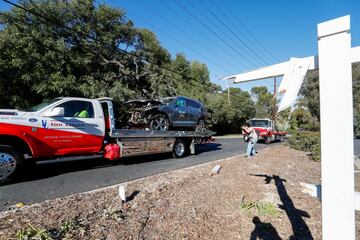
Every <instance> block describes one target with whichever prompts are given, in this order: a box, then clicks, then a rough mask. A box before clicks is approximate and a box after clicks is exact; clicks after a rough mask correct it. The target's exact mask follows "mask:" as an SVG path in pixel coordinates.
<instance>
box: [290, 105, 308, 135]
mask: <svg viewBox="0 0 360 240" xmlns="http://www.w3.org/2000/svg"><path fill="white" fill-rule="evenodd" d="M299 128H300V129H304V130H310V129H311V128H312V116H311V113H310V112H309V111H307V110H306V109H304V108H297V109H295V110H294V111H293V112H292V113H291V114H290V129H299Z"/></svg>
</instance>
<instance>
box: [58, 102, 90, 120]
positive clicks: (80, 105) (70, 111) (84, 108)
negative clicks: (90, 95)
mask: <svg viewBox="0 0 360 240" xmlns="http://www.w3.org/2000/svg"><path fill="white" fill-rule="evenodd" d="M58 107H63V108H64V117H76V118H94V107H93V105H92V103H91V102H86V101H68V102H65V103H62V104H60V105H59V106H58Z"/></svg>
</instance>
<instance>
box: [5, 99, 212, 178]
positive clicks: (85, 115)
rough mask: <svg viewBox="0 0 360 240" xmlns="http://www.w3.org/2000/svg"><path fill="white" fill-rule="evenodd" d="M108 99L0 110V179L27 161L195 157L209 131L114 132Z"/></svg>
mask: <svg viewBox="0 0 360 240" xmlns="http://www.w3.org/2000/svg"><path fill="white" fill-rule="evenodd" d="M114 120H115V116H114V112H113V104H112V99H111V98H99V99H87V98H72V97H66V98H55V99H52V100H50V101H46V102H44V103H41V104H39V105H37V106H34V107H32V108H30V109H28V110H26V111H18V110H8V109H0V180H4V179H8V178H11V177H12V176H13V175H14V174H15V173H16V172H17V171H18V170H19V169H21V167H22V166H23V165H24V164H25V163H26V162H30V161H31V162H34V161H41V160H49V159H52V160H54V161H56V160H62V161H64V160H72V159H73V160H75V159H84V158H89V159H91V158H99V157H104V158H107V159H110V160H115V159H118V158H120V157H125V156H134V155H141V154H150V153H151V154H153V153H160V152H173V155H174V157H176V158H180V157H184V156H186V154H188V153H192V154H194V151H195V147H194V143H195V141H196V142H197V143H199V142H205V141H208V140H209V139H210V138H211V136H212V135H213V133H212V132H209V131H205V132H195V131H163V132H161V131H146V130H122V129H116V128H115V121H114Z"/></svg>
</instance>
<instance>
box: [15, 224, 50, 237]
mask: <svg viewBox="0 0 360 240" xmlns="http://www.w3.org/2000/svg"><path fill="white" fill-rule="evenodd" d="M16 239H18V240H51V239H52V237H51V236H50V234H49V232H48V231H47V230H46V229H42V228H36V227H34V226H32V225H31V224H29V227H28V228H27V229H21V230H18V231H17V232H16Z"/></svg>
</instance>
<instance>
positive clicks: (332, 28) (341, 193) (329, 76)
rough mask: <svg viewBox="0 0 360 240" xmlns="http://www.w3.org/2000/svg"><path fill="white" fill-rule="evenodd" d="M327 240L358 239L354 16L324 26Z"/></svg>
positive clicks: (323, 159)
mask: <svg viewBox="0 0 360 240" xmlns="http://www.w3.org/2000/svg"><path fill="white" fill-rule="evenodd" d="M318 38H319V41H318V47H319V74H320V114H321V115H320V116H321V175H322V176H321V179H322V233H323V239H325V240H329V239H346V240H354V239H355V211H354V207H355V204H354V174H352V173H353V172H354V146H353V144H354V143H353V108H352V106H353V102H352V72H351V53H350V52H351V38H350V16H345V17H341V18H338V19H334V20H331V21H328V22H324V23H321V24H319V25H318Z"/></svg>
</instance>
